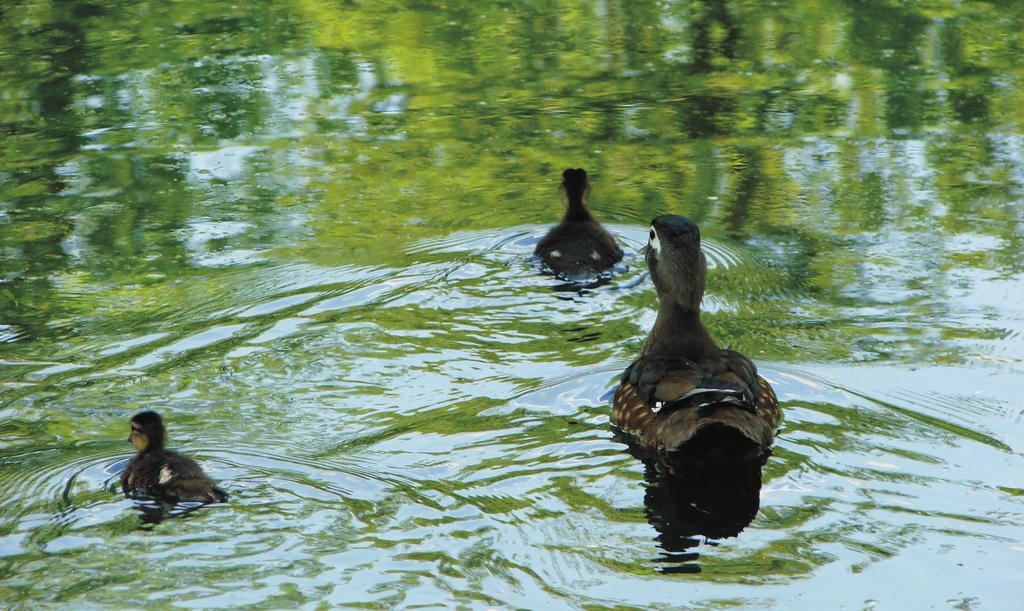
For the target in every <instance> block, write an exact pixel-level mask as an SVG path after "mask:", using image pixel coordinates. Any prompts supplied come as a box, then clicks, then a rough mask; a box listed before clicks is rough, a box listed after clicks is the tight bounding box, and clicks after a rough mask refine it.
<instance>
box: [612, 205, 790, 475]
mask: <svg viewBox="0 0 1024 611" xmlns="http://www.w3.org/2000/svg"><path fill="white" fill-rule="evenodd" d="M646 259H647V267H648V269H649V270H650V273H651V278H652V279H653V280H654V286H655V288H656V289H657V293H658V301H659V302H660V305H659V307H658V317H657V319H656V320H655V322H654V328H652V329H651V333H650V335H648V336H647V341H646V342H645V343H644V346H643V348H642V350H641V352H640V358H639V359H637V360H636V361H635V362H634V363H633V364H632V365H630V366H629V368H628V369H626V371H625V373H624V374H623V376H622V382H621V383H620V384H619V387H618V388H617V389H616V391H615V399H614V401H613V404H612V423H613V424H615V425H616V426H618V427H619V428H621V429H622V430H624V431H625V432H627V433H629V434H631V436H632V437H633V438H634V439H635V440H636V441H638V442H639V444H640V445H641V446H642V447H643V448H646V449H648V450H652V451H654V452H656V453H657V454H658V455H659V456H660V458H661V460H662V461H663V462H664V463H665V464H667V465H669V466H670V468H671V465H672V464H673V463H679V462H681V461H683V460H702V461H712V462H734V461H745V460H753V459H755V458H756V457H758V456H760V455H763V454H764V453H765V452H767V451H768V449H769V447H770V446H771V444H772V441H773V435H774V431H775V428H776V427H777V426H778V425H779V423H780V422H781V420H782V410H781V409H780V408H779V403H778V400H777V399H776V398H775V392H774V391H773V390H772V387H771V386H770V385H769V384H768V382H767V381H766V380H765V379H764V378H762V377H761V376H759V375H757V367H755V366H754V363H753V362H751V360H750V359H749V358H747V357H746V356H744V355H742V354H740V353H739V352H734V351H732V350H723V349H721V348H719V347H718V345H717V344H715V341H714V340H713V339H711V335H709V334H708V332H707V330H706V329H705V328H704V325H703V324H701V320H700V302H701V299H702V298H703V296H704V282H705V278H706V276H707V261H706V260H705V258H704V253H703V251H701V248H700V231H699V230H698V229H697V226H696V225H695V224H694V223H693V222H692V221H690V220H689V219H687V218H684V217H681V216H675V215H666V216H659V217H658V218H656V219H654V220H653V221H652V222H651V232H650V242H649V243H648V246H647V253H646Z"/></svg>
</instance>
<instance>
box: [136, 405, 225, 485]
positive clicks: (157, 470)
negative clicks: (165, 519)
mask: <svg viewBox="0 0 1024 611" xmlns="http://www.w3.org/2000/svg"><path fill="white" fill-rule="evenodd" d="M131 424H132V432H131V435H130V436H129V437H128V441H130V442H131V443H132V445H133V446H135V449H136V450H138V452H139V453H138V454H136V455H135V458H133V459H132V461H131V462H130V463H128V466H127V467H126V468H125V470H124V473H123V474H121V490H123V491H124V493H125V494H129V493H131V492H132V491H136V490H141V491H143V492H145V493H146V494H148V495H150V496H154V497H157V498H160V499H162V500H166V501H170V502H172V503H177V502H179V501H197V502H200V503H216V502H219V501H226V500H227V499H228V495H227V494H226V493H225V492H224V491H223V490H221V489H220V488H218V487H217V486H215V485H214V483H213V480H211V479H210V478H209V477H207V476H206V474H205V473H203V470H202V468H201V467H200V466H199V465H198V464H196V461H194V460H192V459H191V458H189V457H188V456H185V455H183V454H178V453H177V452H172V451H171V450H166V449H164V441H165V439H166V438H167V430H166V429H165V428H164V421H163V419H162V418H160V415H159V414H157V413H156V412H149V411H147V412H139V413H138V414H135V415H134V416H132V421H131Z"/></svg>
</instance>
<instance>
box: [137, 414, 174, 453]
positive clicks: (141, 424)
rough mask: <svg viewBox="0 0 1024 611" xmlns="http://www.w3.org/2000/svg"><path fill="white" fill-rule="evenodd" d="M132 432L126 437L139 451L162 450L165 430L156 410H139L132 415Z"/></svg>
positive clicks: (165, 435)
mask: <svg viewBox="0 0 1024 611" xmlns="http://www.w3.org/2000/svg"><path fill="white" fill-rule="evenodd" d="M131 424H132V433H131V435H129V437H128V441H130V442H131V444H132V445H133V446H135V449H136V450H138V451H139V452H145V451H147V450H162V449H163V447H164V439H165V438H166V437H167V431H166V429H164V421H163V419H162V418H161V417H160V414H158V413H156V412H139V413H137V414H135V415H134V416H132V422H131Z"/></svg>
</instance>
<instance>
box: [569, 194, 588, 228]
mask: <svg viewBox="0 0 1024 611" xmlns="http://www.w3.org/2000/svg"><path fill="white" fill-rule="evenodd" d="M593 218H594V217H593V216H591V215H590V211H589V210H587V207H586V206H584V205H583V195H582V194H580V195H577V196H570V197H569V207H568V208H567V209H566V211H565V217H564V218H563V219H562V222H563V223H572V222H576V223H579V222H583V221H590V220H593Z"/></svg>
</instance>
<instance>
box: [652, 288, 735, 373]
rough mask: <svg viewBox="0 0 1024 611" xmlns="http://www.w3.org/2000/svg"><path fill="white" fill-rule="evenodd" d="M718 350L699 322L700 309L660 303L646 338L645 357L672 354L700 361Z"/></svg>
mask: <svg viewBox="0 0 1024 611" xmlns="http://www.w3.org/2000/svg"><path fill="white" fill-rule="evenodd" d="M717 349H718V346H717V345H716V344H715V341H714V340H713V339H711V335H709V334H708V332H707V329H705V328H704V324H703V323H701V321H700V306H699V305H698V306H697V307H694V306H692V305H683V304H680V303H678V302H665V301H662V304H661V307H659V308H658V318H657V319H656V320H655V321H654V327H653V328H652V329H651V334H650V335H648V336H647V343H646V344H645V345H644V350H643V353H644V354H672V355H678V356H684V357H686V358H689V359H699V358H701V357H702V356H704V355H705V354H707V353H709V352H713V351H715V350H717Z"/></svg>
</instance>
